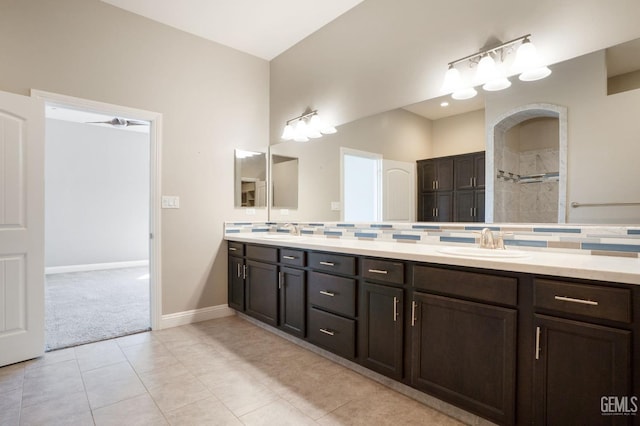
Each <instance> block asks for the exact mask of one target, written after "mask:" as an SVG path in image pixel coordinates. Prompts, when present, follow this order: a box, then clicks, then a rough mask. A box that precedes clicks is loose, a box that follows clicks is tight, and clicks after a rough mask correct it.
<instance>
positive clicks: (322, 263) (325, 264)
mask: <svg viewBox="0 0 640 426" xmlns="http://www.w3.org/2000/svg"><path fill="white" fill-rule="evenodd" d="M320 264H321V265H324V266H336V265H335V263H333V262H320Z"/></svg>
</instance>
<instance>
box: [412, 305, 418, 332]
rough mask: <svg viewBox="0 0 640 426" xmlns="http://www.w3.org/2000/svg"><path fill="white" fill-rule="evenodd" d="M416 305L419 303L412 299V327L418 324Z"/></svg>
mask: <svg viewBox="0 0 640 426" xmlns="http://www.w3.org/2000/svg"><path fill="white" fill-rule="evenodd" d="M416 306H418V304H417V303H416V302H415V300H412V301H411V327H413V326H414V325H416Z"/></svg>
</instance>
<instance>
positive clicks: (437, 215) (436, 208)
mask: <svg viewBox="0 0 640 426" xmlns="http://www.w3.org/2000/svg"><path fill="white" fill-rule="evenodd" d="M436 217H438V208H437V207H436Z"/></svg>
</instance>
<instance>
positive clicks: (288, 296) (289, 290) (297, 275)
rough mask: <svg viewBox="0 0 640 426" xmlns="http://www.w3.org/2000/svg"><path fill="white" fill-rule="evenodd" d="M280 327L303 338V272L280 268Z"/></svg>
mask: <svg viewBox="0 0 640 426" xmlns="http://www.w3.org/2000/svg"><path fill="white" fill-rule="evenodd" d="M279 278H280V283H279V285H280V327H281V328H282V329H284V330H285V331H287V332H289V333H291V334H293V335H295V336H298V337H301V338H304V336H305V304H306V288H305V287H306V286H305V284H306V283H305V276H304V271H303V270H301V269H294V268H287V267H281V268H280V277H279Z"/></svg>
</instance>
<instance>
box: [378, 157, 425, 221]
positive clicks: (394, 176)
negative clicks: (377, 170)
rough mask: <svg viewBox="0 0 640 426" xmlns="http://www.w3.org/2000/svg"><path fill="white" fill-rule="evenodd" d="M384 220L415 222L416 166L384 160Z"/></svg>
mask: <svg viewBox="0 0 640 426" xmlns="http://www.w3.org/2000/svg"><path fill="white" fill-rule="evenodd" d="M382 185H383V189H382V220H383V221H385V222H391V221H393V222H415V220H416V197H417V194H416V164H415V163H405V162H402V161H394V160H382Z"/></svg>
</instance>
